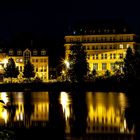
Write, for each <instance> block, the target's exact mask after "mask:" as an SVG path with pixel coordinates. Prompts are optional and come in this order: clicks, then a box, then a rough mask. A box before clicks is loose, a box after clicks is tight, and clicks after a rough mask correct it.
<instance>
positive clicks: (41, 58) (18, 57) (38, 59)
mask: <svg viewBox="0 0 140 140" xmlns="http://www.w3.org/2000/svg"><path fill="white" fill-rule="evenodd" d="M9 58H13V59H14V61H15V64H16V66H17V67H18V70H19V72H20V74H19V75H18V78H17V79H15V80H16V81H15V82H22V81H23V70H24V64H25V63H26V62H27V61H30V62H31V63H32V64H33V65H34V70H35V77H38V78H40V79H42V80H43V82H47V81H48V79H49V60H48V54H47V50H46V49H44V48H38V49H29V48H26V49H12V48H11V49H6V50H1V52H0V72H1V75H2V74H3V72H4V69H3V67H4V66H5V65H6V63H7V61H8V59H9ZM5 80H8V79H5Z"/></svg>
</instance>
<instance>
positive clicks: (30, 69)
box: [23, 61, 35, 80]
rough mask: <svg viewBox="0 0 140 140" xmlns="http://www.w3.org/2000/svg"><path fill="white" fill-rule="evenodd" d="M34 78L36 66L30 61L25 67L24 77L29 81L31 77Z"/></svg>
mask: <svg viewBox="0 0 140 140" xmlns="http://www.w3.org/2000/svg"><path fill="white" fill-rule="evenodd" d="M34 76H35V72H34V65H33V64H31V62H30V61H28V62H27V63H26V64H25V65H24V71H23V77H24V78H27V79H28V80H29V79H30V78H31V77H34Z"/></svg>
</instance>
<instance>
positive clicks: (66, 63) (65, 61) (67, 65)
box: [64, 60, 70, 69]
mask: <svg viewBox="0 0 140 140" xmlns="http://www.w3.org/2000/svg"><path fill="white" fill-rule="evenodd" d="M64 63H65V65H66V68H67V69H68V68H69V67H70V63H69V61H67V60H64Z"/></svg>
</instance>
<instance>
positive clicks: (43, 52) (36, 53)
mask: <svg viewBox="0 0 140 140" xmlns="http://www.w3.org/2000/svg"><path fill="white" fill-rule="evenodd" d="M16 54H17V55H23V52H22V51H21V50H18V51H17V52H16ZM32 54H33V55H38V54H39V52H38V51H37V50H33V53H32ZM9 55H14V50H12V49H10V50H9ZM41 55H46V51H45V50H42V51H41Z"/></svg>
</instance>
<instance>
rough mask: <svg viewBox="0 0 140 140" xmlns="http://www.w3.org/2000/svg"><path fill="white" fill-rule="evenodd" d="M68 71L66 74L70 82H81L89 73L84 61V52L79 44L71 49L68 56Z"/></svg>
mask: <svg viewBox="0 0 140 140" xmlns="http://www.w3.org/2000/svg"><path fill="white" fill-rule="evenodd" d="M69 63H70V66H69V70H68V74H69V77H70V80H71V81H72V82H74V81H76V82H82V81H83V80H84V77H85V76H86V75H87V72H88V71H89V68H88V63H87V60H86V52H85V49H84V47H83V46H82V45H81V44H76V45H73V46H72V47H71V50H70V55H69Z"/></svg>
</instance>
